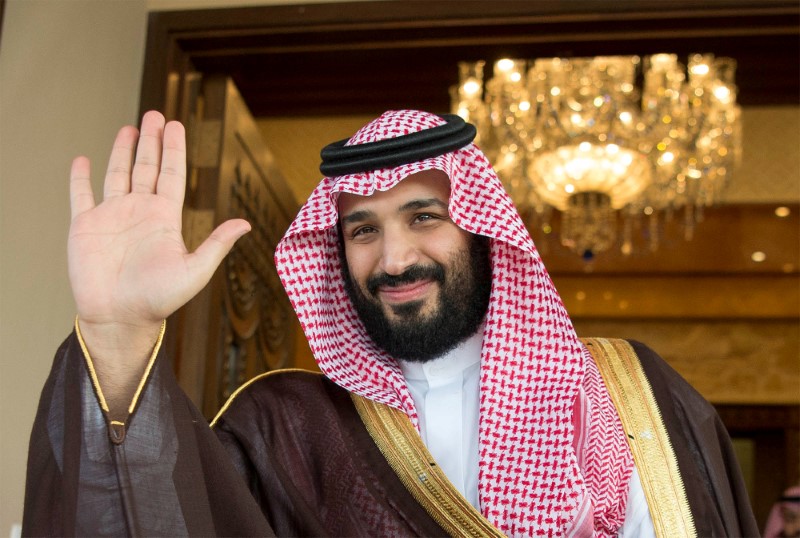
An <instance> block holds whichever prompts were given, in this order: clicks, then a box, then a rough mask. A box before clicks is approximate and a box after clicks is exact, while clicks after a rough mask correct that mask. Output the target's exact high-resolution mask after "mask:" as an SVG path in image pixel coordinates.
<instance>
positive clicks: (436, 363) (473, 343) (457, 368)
mask: <svg viewBox="0 0 800 538" xmlns="http://www.w3.org/2000/svg"><path fill="white" fill-rule="evenodd" d="M482 347H483V326H482V325H481V327H480V328H479V329H478V330H477V331H476V332H475V334H473V335H472V336H470V337H469V338H467V339H466V340H464V341H463V342H461V343H460V344H458V345H457V346H456V347H455V348H453V349H452V350H450V351H448V352H447V353H445V354H444V355H442V356H441V357H438V358H436V359H433V360H430V361H428V362H411V361H405V360H398V361H397V362H398V364H399V365H400V369H401V370H402V372H403V377H405V378H406V379H416V380H427V381H428V382H430V381H431V380H433V379H438V380H441V379H446V378H450V377H453V376H455V375H459V374H461V373H462V372H464V370H466V369H468V368H469V367H471V366H474V365H475V364H477V363H479V362H480V360H481V349H482Z"/></svg>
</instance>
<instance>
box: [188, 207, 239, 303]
mask: <svg viewBox="0 0 800 538" xmlns="http://www.w3.org/2000/svg"><path fill="white" fill-rule="evenodd" d="M249 231H250V223H249V222H247V221H246V220H243V219H231V220H227V221H225V222H223V223H222V224H220V225H219V226H217V228H216V229H215V230H214V231H213V232H211V235H209V236H208V238H206V240H205V241H203V243H202V244H201V245H200V246H199V247H197V250H195V251H194V253H192V254H190V255H189V258H188V260H187V264H188V265H189V267H190V268H191V270H192V271H193V272H194V273H195V276H196V279H197V282H202V284H201V286H200V287H201V288H202V287H203V286H205V285H206V284H207V283H208V281H209V280H211V277H212V276H213V275H214V271H216V270H217V267H218V266H219V264H220V263H222V259H223V258H224V257H225V256H226V255H227V254H228V252H230V250H231V248H233V244H234V243H235V242H236V240H237V239H239V238H240V237H242V236H243V235H244V234H246V233H247V232H249Z"/></svg>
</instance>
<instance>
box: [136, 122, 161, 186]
mask: <svg viewBox="0 0 800 538" xmlns="http://www.w3.org/2000/svg"><path fill="white" fill-rule="evenodd" d="M163 134H164V116H162V115H161V113H159V112H156V111H155V110H151V111H150V112H147V113H146V114H145V115H144V117H143V118H142V128H141V132H140V133H139V143H138V144H137V145H136V160H135V161H134V163H133V174H132V175H131V192H143V193H154V192H156V181H157V180H158V170H159V168H160V166H161V139H162V137H163Z"/></svg>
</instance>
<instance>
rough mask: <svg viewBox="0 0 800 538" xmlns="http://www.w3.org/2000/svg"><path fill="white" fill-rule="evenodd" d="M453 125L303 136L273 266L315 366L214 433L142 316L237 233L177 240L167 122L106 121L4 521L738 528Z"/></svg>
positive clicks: (698, 402)
mask: <svg viewBox="0 0 800 538" xmlns="http://www.w3.org/2000/svg"><path fill="white" fill-rule="evenodd" d="M137 137H138V147H137V149H136V152H135V160H134V161H133V162H134V164H133V167H132V169H131V166H130V163H131V160H132V156H133V149H132V148H133V147H134V146H135V145H136V144H137ZM473 137H474V129H472V128H471V126H469V125H466V124H464V123H463V121H461V120H460V119H458V118H456V117H446V118H443V117H439V116H435V115H432V114H427V113H423V112H416V111H395V112H388V113H386V114H384V115H383V116H381V117H380V118H378V119H376V120H375V121H373V122H371V123H369V124H368V125H366V126H365V127H363V128H362V129H361V130H360V131H359V132H358V133H356V135H354V136H353V137H352V138H351V139H350V140H349V141H347V143H346V144H341V143H340V144H334V145H332V146H329V147H328V148H326V149H325V150H323V165H322V167H321V169H322V170H323V172H324V173H325V175H326V177H325V178H324V179H323V180H322V182H321V183H320V185H319V186H318V188H317V189H316V190H315V191H314V193H312V195H311V196H310V198H309V200H308V202H307V203H306V204H305V205H304V207H303V208H302V209H301V211H300V213H299V215H298V216H297V218H296V219H295V221H294V222H293V224H292V225H291V226H290V228H289V230H288V231H287V233H286V235H285V237H284V239H283V240H282V241H281V244H280V245H279V247H278V249H277V250H276V254H275V261H276V266H277V268H278V273H279V275H280V276H281V279H282V281H283V283H284V286H285V288H286V291H287V293H288V295H289V298H290V300H291V302H292V304H293V306H294V308H295V310H296V311H297V315H298V318H299V319H300V322H301V324H302V326H303V329H304V331H305V334H306V336H307V338H308V341H309V343H310V345H311V349H312V351H313V353H314V356H315V358H316V360H317V362H318V364H319V366H320V369H321V370H322V372H323V374H324V375H322V376H321V375H318V374H311V373H301V372H287V373H272V374H267V375H265V376H262V377H260V378H256V379H255V380H253V381H252V382H250V383H249V384H247V385H246V386H245V387H243V388H242V389H240V390H239V391H238V392H237V394H235V395H234V397H232V398H231V400H230V401H229V402H228V403H227V404H226V406H225V407H224V408H223V410H222V412H221V413H220V416H219V417H218V418H217V419H216V420H215V422H214V425H213V433H212V432H211V431H210V430H209V429H208V428H207V427H206V426H205V425H204V424H203V421H202V418H201V416H200V414H199V413H198V412H197V411H196V410H195V409H194V408H193V407H192V406H191V404H190V403H189V402H188V401H187V399H186V397H185V395H183V394H182V393H181V392H180V390H179V389H178V388H177V386H176V384H175V381H174V378H173V377H172V375H171V372H170V367H169V361H168V358H165V357H163V356H162V355H163V352H162V351H161V350H160V341H161V336H162V335H163V332H164V325H163V320H164V319H165V318H166V317H167V316H168V315H169V314H170V313H171V312H173V311H174V310H176V309H177V308H179V307H180V305H182V304H183V303H184V302H186V301H187V300H188V299H189V298H190V297H191V296H192V295H193V294H194V293H196V292H197V291H198V290H199V289H200V288H201V287H202V286H203V285H205V283H206V282H207V281H208V279H209V278H210V276H211V274H212V273H213V270H214V268H215V267H216V265H217V264H218V263H219V262H220V261H221V259H222V257H223V256H224V254H225V253H226V252H227V251H228V250H229V248H230V247H231V245H232V244H233V242H234V241H235V239H236V238H238V237H239V236H241V235H242V234H243V233H245V232H246V231H247V229H248V225H247V223H245V222H243V221H239V220H233V221H229V222H227V223H224V224H222V225H221V226H220V227H219V228H217V230H215V231H214V233H213V234H212V236H211V238H209V240H207V241H206V242H205V243H203V245H201V247H200V248H198V250H197V251H196V252H195V253H188V252H186V250H185V247H184V245H183V242H182V240H181V238H180V211H181V206H182V201H183V189H184V175H185V154H184V143H183V131H182V128H181V126H180V125H179V124H177V123H169V124H167V125H166V126H165V125H164V120H163V118H162V117H161V116H160V115H158V114H156V113H148V114H147V115H146V116H145V118H144V119H143V124H142V130H141V134H140V135H139V134H138V133H137V132H136V131H135V130H134V129H133V128H126V129H123V130H122V131H120V134H119V135H118V137H117V141H116V143H115V145H114V149H113V150H112V155H111V159H110V163H109V171H108V173H107V176H106V186H105V200H104V202H103V203H102V204H100V205H98V206H96V207H95V204H94V200H93V197H92V195H91V189H90V187H89V182H88V175H89V171H88V163H87V162H86V160H85V159H82V158H79V159H76V161H75V163H74V164H73V170H72V189H71V193H72V207H73V222H72V227H71V231H70V243H69V253H70V278H71V283H72V286H73V291H74V294H75V298H76V303H77V307H78V321H77V322H76V332H75V334H74V335H72V336H70V337H69V338H68V339H67V340H66V341H65V343H64V344H63V345H62V347H61V349H60V350H59V353H58V355H57V357H56V361H55V363H54V367H53V373H52V375H51V377H50V379H49V380H48V384H47V385H46V387H45V389H44V392H43V396H42V402H41V404H40V410H39V415H38V417H37V423H36V424H35V426H34V431H33V434H32V441H31V453H30V457H29V476H28V489H27V491H26V516H25V521H24V528H25V532H26V533H30V534H93V535H99V534H123V533H128V534H134V535H135V534H144V535H182V534H197V535H209V534H218V535H270V534H271V533H273V532H275V533H277V534H278V535H331V536H357V535H363V536H384V535H391V536H411V535H419V536H433V535H435V536H438V535H445V534H450V535H457V536H460V535H480V536H483V535H503V534H505V535H511V536H530V535H542V536H565V535H566V536H592V535H596V536H614V535H641V536H647V535H653V534H654V533H655V534H658V535H660V536H681V535H693V534H697V535H700V536H707V535H708V536H711V535H714V536H722V535H728V536H745V535H756V534H757V530H755V529H756V528H755V524H754V522H753V518H752V513H751V512H750V509H749V507H748V504H747V497H746V494H744V493H743V487H742V483H741V479H740V478H739V476H738V474H737V472H736V463H735V460H734V458H733V454H732V451H731V449H730V444H729V441H728V440H727V436H726V434H725V433H724V429H723V428H722V426H721V425H720V423H719V420H718V419H717V418H716V415H715V414H714V413H713V410H712V409H711V407H710V406H709V405H708V404H707V403H705V402H704V401H703V400H702V398H701V397H700V396H699V395H698V394H697V393H696V392H694V391H693V390H692V389H691V388H690V387H688V385H686V384H685V382H683V381H682V380H681V379H680V378H679V377H678V376H677V375H676V374H675V373H674V372H672V371H671V370H670V369H669V368H668V367H667V366H666V365H665V364H664V363H663V362H662V361H660V360H659V359H658V358H657V357H656V356H655V355H654V354H653V353H652V352H651V351H649V350H647V348H645V347H643V346H640V345H636V346H635V352H634V348H631V347H630V346H626V345H624V344H623V343H619V342H617V343H613V342H611V343H610V342H607V341H594V342H591V343H590V344H589V346H588V347H587V346H584V345H583V344H582V343H581V342H580V341H579V340H578V338H577V337H576V335H575V333H574V330H573V329H572V325H571V323H570V320H569V317H568V316H567V314H566V312H565V311H564V308H563V305H562V303H561V301H560V299H559V297H558V295H557V293H556V291H555V289H554V287H553V285H552V283H551V281H550V279H549V277H548V276H547V273H546V271H545V269H544V267H543V265H542V263H541V260H540V258H539V256H538V254H537V252H536V250H535V248H534V246H533V243H532V241H531V239H530V237H529V235H528V234H527V232H526V231H525V228H524V226H523V224H522V221H521V220H520V218H519V216H518V215H517V213H516V211H515V209H514V207H513V205H512V203H511V201H510V199H509V198H508V196H507V195H506V193H505V192H504V191H503V189H502V187H501V185H500V183H499V181H498V179H497V176H496V175H495V174H494V172H493V170H492V168H491V166H490V165H489V163H488V162H487V161H486V159H485V157H484V156H483V154H482V153H481V152H480V151H479V150H478V149H477V148H476V147H475V146H474V145H473V144H471V140H472V138H473ZM154 342H155V345H154ZM589 348H591V349H592V350H593V353H594V354H595V355H596V356H597V358H593V357H592V353H590V351H589ZM637 353H638V355H639V358H641V364H640V362H639V358H637ZM84 365H86V367H85V368H84ZM619 365H622V367H621V368H620V367H619ZM601 370H602V373H601ZM620 380H621V381H620ZM642 387H643V388H642ZM642 411H644V412H642ZM623 420H624V423H623ZM629 444H630V448H629ZM634 460H635V461H634ZM242 477H243V478H244V479H243V480H242Z"/></svg>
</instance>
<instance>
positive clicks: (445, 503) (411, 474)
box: [350, 393, 504, 537]
mask: <svg viewBox="0 0 800 538" xmlns="http://www.w3.org/2000/svg"><path fill="white" fill-rule="evenodd" d="M350 396H351V398H352V400H353V403H354V404H355V408H356V410H357V411H358V414H359V416H361V420H362V421H363V422H364V425H365V426H366V428H367V431H368V432H369V434H370V436H371V437H372V439H373V440H374V441H375V444H376V445H377V446H378V448H379V449H380V451H381V453H382V454H383V456H384V457H385V458H386V460H387V461H388V462H389V465H390V466H391V467H392V469H393V470H394V472H395V473H396V474H397V476H398V478H400V481H401V482H402V483H403V485H404V486H405V487H406V489H408V491H409V492H410V493H411V495H413V497H414V498H415V499H416V500H417V502H418V503H419V504H420V505H421V506H422V507H423V508H424V509H425V511H427V512H428V514H429V515H430V516H431V517H432V518H433V520H434V521H436V523H438V524H439V526H441V527H442V528H443V529H444V530H445V531H446V532H447V533H448V534H450V535H451V536H495V537H499V536H504V535H503V534H502V533H501V532H500V531H498V530H497V529H496V528H495V527H494V526H493V525H492V524H491V523H489V521H487V520H486V518H484V517H483V515H481V513H480V512H478V510H476V509H475V507H474V506H472V505H471V504H470V503H469V501H467V500H466V499H465V498H464V496H463V495H461V493H459V491H458V490H457V489H456V488H455V487H454V486H453V485H452V484H451V483H450V481H449V480H448V479H447V476H446V475H445V474H444V472H443V471H442V470H441V468H440V467H439V466H438V465H436V463H435V462H434V459H433V457H432V456H431V454H430V452H428V449H427V448H426V447H425V445H424V444H423V442H422V439H421V438H420V436H419V433H417V430H416V429H415V428H414V425H413V424H412V423H411V421H410V420H409V419H408V417H407V416H406V414H405V413H403V412H402V411H399V410H397V409H394V408H392V407H389V406H388V405H384V404H380V403H377V402H373V401H371V400H369V399H367V398H363V397H361V396H358V395H357V394H353V393H351V394H350Z"/></svg>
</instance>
